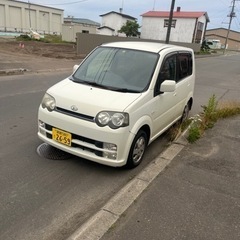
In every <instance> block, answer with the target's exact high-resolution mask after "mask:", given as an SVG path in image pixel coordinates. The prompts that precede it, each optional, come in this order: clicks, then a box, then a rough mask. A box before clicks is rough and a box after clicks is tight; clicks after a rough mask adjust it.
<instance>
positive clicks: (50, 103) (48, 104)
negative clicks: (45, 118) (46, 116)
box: [41, 93, 56, 112]
mask: <svg viewBox="0 0 240 240" xmlns="http://www.w3.org/2000/svg"><path fill="white" fill-rule="evenodd" d="M41 105H42V108H47V110H48V111H49V112H52V111H53V110H54V108H55V106H56V102H55V99H54V98H53V97H52V96H51V95H49V94H48V93H45V95H44V97H43V99H42V103H41Z"/></svg>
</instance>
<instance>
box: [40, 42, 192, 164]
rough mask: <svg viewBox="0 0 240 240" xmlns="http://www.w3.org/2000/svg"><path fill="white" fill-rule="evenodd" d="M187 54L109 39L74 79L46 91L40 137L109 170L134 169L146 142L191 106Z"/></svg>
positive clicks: (189, 51)
mask: <svg viewBox="0 0 240 240" xmlns="http://www.w3.org/2000/svg"><path fill="white" fill-rule="evenodd" d="M194 82H195V63H194V53H193V50H192V49H189V48H184V47H179V46H173V45H165V44H160V43H152V42H128V41H127V42H114V43H108V44H102V45H101V46H99V47H97V48H96V49H94V50H93V51H92V52H91V53H90V54H89V55H88V56H87V57H86V58H85V59H84V61H82V62H81V64H80V65H79V66H75V70H74V72H73V74H72V75H71V76H70V77H68V78H66V79H64V80H62V81H61V82H59V83H57V84H56V85H54V86H52V87H51V88H49V89H48V90H47V92H46V93H45V95H44V97H43V99H42V103H41V104H40V107H39V113H38V129H39V130H38V136H39V138H40V139H41V140H42V141H44V142H45V143H48V144H50V145H52V146H53V147H56V148H58V149H61V150H63V151H66V152H68V153H71V154H73V155H76V156H79V157H82V158H85V159H88V160H91V161H95V162H97V163H101V164H105V165H109V166H114V167H117V166H123V165H127V166H128V167H130V168H133V167H136V166H137V165H139V164H140V162H141V161H142V159H143V155H144V152H145V149H146V147H147V145H149V144H150V143H151V142H152V141H153V140H154V139H156V138H157V137H158V136H159V135H160V134H162V133H163V132H164V131H166V130H167V129H168V128H169V127H170V126H171V125H173V124H174V123H175V122H176V121H178V120H180V119H185V118H186V117H187V116H188V112H189V110H190V109H191V107H192V103H193V91H194Z"/></svg>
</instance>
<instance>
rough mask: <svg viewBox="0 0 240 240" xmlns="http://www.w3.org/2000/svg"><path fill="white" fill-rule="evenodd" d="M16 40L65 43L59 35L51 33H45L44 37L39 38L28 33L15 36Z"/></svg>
mask: <svg viewBox="0 0 240 240" xmlns="http://www.w3.org/2000/svg"><path fill="white" fill-rule="evenodd" d="M16 40H17V41H37V42H45V43H66V42H64V41H62V36H61V35H51V34H45V35H44V38H40V39H39V40H37V39H34V38H31V37H30V36H29V35H27V34H26V35H23V34H22V35H20V36H19V37H16Z"/></svg>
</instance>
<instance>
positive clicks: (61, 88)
mask: <svg viewBox="0 0 240 240" xmlns="http://www.w3.org/2000/svg"><path fill="white" fill-rule="evenodd" d="M47 92H48V93H49V94H50V95H51V96H52V97H54V98H55V100H56V106H57V107H59V108H63V109H66V110H70V111H72V109H74V111H76V112H79V113H81V114H86V115H90V116H93V117H94V116H95V115H96V114H97V113H98V112H99V111H102V110H109V111H120V112H122V111H124V110H125V109H126V108H127V107H128V106H129V105H130V104H131V103H133V102H134V101H135V100H136V99H137V98H139V97H140V96H141V93H125V92H124V93H123V92H116V91H111V90H107V89H102V88H98V87H92V86H90V85H85V84H80V83H76V82H73V81H71V80H69V79H65V80H63V81H61V82H59V83H57V84H56V85H54V86H53V87H51V88H50V89H49V90H48V91H47Z"/></svg>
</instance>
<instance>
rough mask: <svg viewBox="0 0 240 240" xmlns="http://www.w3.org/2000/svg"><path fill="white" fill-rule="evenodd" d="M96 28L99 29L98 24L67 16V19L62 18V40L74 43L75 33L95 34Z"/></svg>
mask: <svg viewBox="0 0 240 240" xmlns="http://www.w3.org/2000/svg"><path fill="white" fill-rule="evenodd" d="M98 27H100V24H99V23H98V22H94V21H92V20H89V19H85V18H74V17H71V16H68V17H67V18H64V23H63V27H62V29H63V32H62V40H63V41H68V42H75V41H76V33H77V32H80V33H90V34H96V33H97V28H98Z"/></svg>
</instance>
